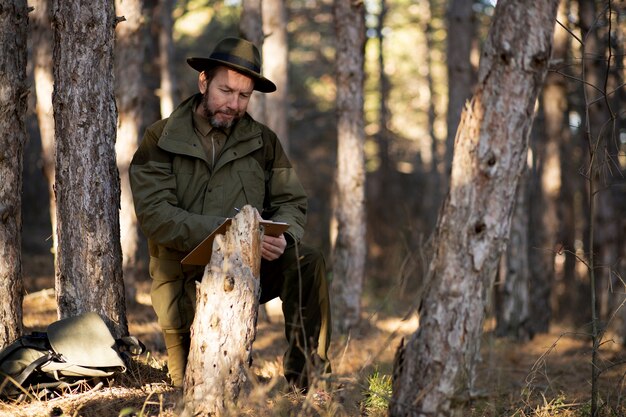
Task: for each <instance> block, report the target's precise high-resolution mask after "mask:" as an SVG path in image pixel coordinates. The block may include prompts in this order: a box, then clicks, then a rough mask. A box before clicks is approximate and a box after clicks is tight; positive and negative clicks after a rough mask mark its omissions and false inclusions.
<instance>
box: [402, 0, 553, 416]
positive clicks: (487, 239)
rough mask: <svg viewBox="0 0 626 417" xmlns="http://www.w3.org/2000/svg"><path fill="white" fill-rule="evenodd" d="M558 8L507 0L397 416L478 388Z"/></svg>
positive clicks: (408, 350)
mask: <svg viewBox="0 0 626 417" xmlns="http://www.w3.org/2000/svg"><path fill="white" fill-rule="evenodd" d="M557 6H558V0H541V1H536V0H523V1H519V0H518V1H513V0H508V1H507V0H500V1H498V4H497V6H496V11H495V15H494V18H493V22H492V26H491V28H490V31H489V35H488V37H487V40H486V43H485V46H484V49H483V54H482V61H481V64H480V69H479V74H478V84H477V89H476V92H475V94H474V97H473V98H472V100H471V102H470V104H469V105H468V106H467V107H466V109H465V111H464V113H463V116H462V118H461V123H460V125H459V129H458V132H457V136H456V142H455V152H454V160H453V164H452V172H451V183H450V191H449V194H448V197H447V199H446V201H445V202H444V205H443V207H442V211H441V215H440V217H439V219H438V222H437V229H436V236H435V239H436V240H435V253H434V258H433V260H432V261H431V264H430V267H429V277H430V279H429V287H428V288H427V289H426V292H425V296H424V299H423V300H422V305H421V309H420V327H419V329H418V330H417V332H416V333H415V334H413V335H412V336H411V337H410V338H409V340H408V342H407V344H406V346H402V347H401V348H400V349H399V350H398V352H397V354H396V360H395V363H394V372H393V396H392V399H391V404H390V415H391V416H433V415H436V416H451V415H459V411H458V407H459V406H460V405H461V404H462V403H463V399H464V398H467V394H469V393H471V390H472V387H473V381H474V378H475V365H476V363H475V359H476V357H477V353H478V351H479V348H480V337H481V335H482V325H483V321H484V317H485V309H486V306H487V303H488V298H489V297H488V295H489V292H490V290H491V286H492V285H493V280H494V277H495V273H496V269H497V266H498V262H499V259H500V256H501V254H502V252H503V250H504V248H505V246H506V242H507V238H508V235H509V229H510V224H511V216H512V211H513V210H512V209H513V204H514V199H515V190H516V188H517V183H518V178H519V175H520V173H521V171H522V169H523V166H524V163H525V161H526V154H527V150H528V144H527V141H528V134H529V132H530V129H531V126H532V120H533V114H534V106H535V101H536V99H537V95H538V93H539V90H540V88H541V84H542V82H543V79H544V77H545V74H546V70H547V67H548V61H549V58H550V48H551V42H552V34H553V30H554V19H555V17H556V9H557ZM529 27H532V28H533V30H528V28H529Z"/></svg>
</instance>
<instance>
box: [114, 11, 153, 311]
mask: <svg viewBox="0 0 626 417" xmlns="http://www.w3.org/2000/svg"><path fill="white" fill-rule="evenodd" d="M142 8H143V1H142V0H133V1H129V0H116V14H117V15H118V16H124V18H125V20H124V21H123V22H121V23H120V24H119V25H118V26H117V27H116V32H117V33H116V36H117V42H116V45H115V57H116V60H115V87H116V88H115V90H116V94H115V96H116V98H117V109H118V112H119V117H118V121H117V140H116V142H115V152H116V156H117V169H118V171H119V173H120V186H121V210H120V239H121V245H122V256H123V257H122V270H123V275H124V283H125V284H126V285H125V288H126V297H127V299H129V300H134V299H135V295H136V291H137V290H136V282H137V279H138V278H139V277H140V276H141V275H142V274H144V273H146V271H145V270H143V269H142V266H141V264H140V259H139V245H140V234H139V226H138V225H137V217H136V215H135V208H134V204H133V196H132V193H131V190H130V180H129V178H128V168H129V166H130V161H131V159H132V158H133V155H134V154H135V150H136V149H137V146H138V145H139V140H140V138H141V129H142V127H143V120H142V116H143V110H142V108H143V90H144V83H143V76H142V66H143V63H144V45H143V43H142V40H143V36H142V35H143V23H142V22H143V13H142Z"/></svg>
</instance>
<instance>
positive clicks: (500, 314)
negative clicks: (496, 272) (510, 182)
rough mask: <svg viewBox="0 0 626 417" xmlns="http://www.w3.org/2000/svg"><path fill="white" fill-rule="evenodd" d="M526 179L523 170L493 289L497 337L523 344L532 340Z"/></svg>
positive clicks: (525, 173)
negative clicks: (497, 276) (507, 237)
mask: <svg viewBox="0 0 626 417" xmlns="http://www.w3.org/2000/svg"><path fill="white" fill-rule="evenodd" d="M528 177H529V171H528V169H527V168H524V169H523V172H522V175H521V176H520V180H519V183H518V184H517V197H516V201H515V204H514V206H515V208H514V212H513V218H512V220H511V232H510V233H509V242H508V245H507V247H506V253H505V254H504V255H503V257H502V259H503V262H501V267H500V276H501V279H500V283H499V285H498V286H497V287H496V295H497V297H496V301H497V302H496V320H497V324H496V335H497V336H505V337H509V338H511V339H514V340H517V341H521V342H525V341H528V340H530V339H532V337H533V333H532V326H531V323H530V302H531V299H530V282H529V281H530V265H529V261H528V239H529V236H528V235H529V233H528V220H529V219H528V191H529V190H528Z"/></svg>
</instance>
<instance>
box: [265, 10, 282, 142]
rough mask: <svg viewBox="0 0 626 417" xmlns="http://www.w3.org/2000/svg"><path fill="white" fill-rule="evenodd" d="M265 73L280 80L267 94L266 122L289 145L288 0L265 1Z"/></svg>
mask: <svg viewBox="0 0 626 417" xmlns="http://www.w3.org/2000/svg"><path fill="white" fill-rule="evenodd" d="M262 6H263V32H264V33H265V39H264V40H263V57H265V58H266V59H265V60H264V61H263V75H264V76H265V77H267V78H269V79H270V80H272V81H273V82H274V84H276V91H275V92H273V93H272V94H267V95H265V106H266V108H267V109H271V111H266V112H265V123H266V124H267V126H268V127H269V128H270V129H272V130H273V131H274V132H275V133H276V135H278V137H279V138H280V142H281V143H282V145H283V148H284V149H285V150H288V149H289V135H288V130H287V119H288V117H289V88H288V87H289V78H288V67H289V43H288V39H287V6H286V5H285V0H264V1H263V5H262Z"/></svg>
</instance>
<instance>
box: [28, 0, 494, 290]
mask: <svg viewBox="0 0 626 417" xmlns="http://www.w3.org/2000/svg"><path fill="white" fill-rule="evenodd" d="M145 3H146V6H147V14H146V15H145V16H144V18H145V19H146V21H145V24H146V29H145V32H146V34H145V36H146V51H147V56H146V61H145V70H146V74H145V77H146V84H147V89H148V90H147V91H145V100H146V102H145V105H144V106H145V107H146V111H147V113H148V115H151V117H146V122H145V123H146V125H147V124H150V123H152V122H153V121H156V120H158V118H160V113H159V69H158V59H157V58H158V57H157V53H158V51H157V49H158V39H157V37H158V30H159V29H158V21H156V19H157V13H158V10H156V9H157V8H158V6H159V5H158V4H156V3H157V2H156V1H146V2H145ZM150 3H152V4H150ZM380 7H381V4H380V3H379V2H377V1H368V2H367V11H368V14H367V20H366V22H367V25H368V31H367V35H368V37H367V43H366V50H365V54H366V68H365V71H366V74H367V75H366V85H365V88H366V98H365V99H366V102H365V110H366V113H365V118H366V134H367V139H366V154H367V160H366V167H367V173H368V189H367V193H368V198H367V201H368V217H369V223H368V226H369V227H368V228H369V231H368V242H369V260H370V264H371V268H369V269H368V272H369V276H368V279H366V280H365V282H366V283H367V284H366V285H368V286H370V287H371V288H372V289H374V288H377V287H383V288H389V286H390V285H395V284H398V283H400V282H402V283H404V284H411V283H412V284H411V285H413V287H415V282H416V279H418V278H419V276H420V275H421V268H423V266H424V265H423V263H422V261H421V260H420V257H421V255H420V248H421V247H422V246H423V245H424V242H425V241H426V240H427V238H428V235H429V234H430V233H431V232H432V229H433V228H434V224H435V220H436V215H437V210H438V207H439V204H440V202H441V199H442V198H443V196H444V193H445V189H444V183H442V182H441V179H436V177H445V172H444V171H445V164H444V160H443V158H444V155H445V146H446V145H445V144H446V135H447V126H446V110H447V108H446V103H447V80H446V62H445V59H446V58H445V57H446V51H445V48H446V22H445V13H446V2H445V1H409V0H407V1H392V2H389V4H388V5H387V6H386V9H387V10H386V11H385V12H386V13H385V17H384V19H385V23H384V25H383V26H382V27H379V19H380V17H381V16H380V12H381V8H380ZM474 9H475V17H476V19H477V22H478V23H479V27H480V28H481V29H480V31H481V33H482V35H479V34H477V37H476V42H475V46H474V51H473V55H472V65H473V66H474V67H477V65H478V59H479V48H480V36H484V35H485V33H486V31H487V28H488V24H489V18H490V16H491V14H492V13H493V6H492V5H491V4H490V3H489V2H488V1H486V2H484V3H481V2H476V3H475V5H474ZM150 12H152V13H153V15H152V17H153V19H154V20H155V21H153V20H151V15H150V14H149V13H150ZM240 13H241V4H240V2H239V1H237V0H231V1H223V2H222V1H205V0H191V1H177V2H175V4H174V7H173V10H172V15H173V18H174V25H173V33H172V35H173V40H174V44H175V47H174V55H173V59H172V62H171V65H172V68H173V70H174V74H175V82H176V89H175V91H174V93H175V96H174V102H175V103H176V102H178V101H180V100H182V99H184V98H186V97H188V96H189V95H191V94H194V93H195V92H197V73H196V72H195V71H194V70H193V69H191V68H190V67H189V66H188V65H187V64H186V62H185V59H186V58H187V57H191V56H207V55H208V54H209V53H210V51H211V49H212V47H213V46H214V44H215V43H216V42H217V41H218V40H219V39H221V38H223V37H225V36H237V35H238V34H239V28H238V25H239V16H240ZM288 22H289V23H288V26H287V30H288V33H289V92H290V93H289V110H288V115H287V119H288V123H289V138H288V141H289V153H290V157H291V159H292V162H293V164H294V165H295V166H296V168H297V170H298V172H299V175H300V179H301V181H302V182H303V183H304V185H305V188H306V190H307V192H308V193H309V198H310V199H309V216H308V219H309V220H308V224H309V227H308V229H307V233H306V238H305V239H306V240H307V241H309V242H310V243H313V244H315V245H317V246H319V247H322V248H323V249H324V250H325V252H326V253H327V254H328V253H330V218H331V214H332V186H333V175H334V170H335V162H336V161H335V157H336V148H337V143H336V136H337V133H336V113H335V107H334V106H335V84H334V81H335V80H334V67H333V65H334V46H333V43H334V26H333V17H332V2H330V1H315V0H313V1H311V0H307V1H291V2H289V11H288ZM381 36H383V37H384V42H385V43H384V59H385V69H384V75H385V77H386V78H388V84H389V91H388V98H387V103H386V106H388V107H389V109H388V113H389V115H390V116H389V120H388V122H387V124H386V126H384V127H381V126H380V110H381V92H380V87H379V84H380V78H381V77H380V74H381V70H380V61H379V54H380V39H381ZM265 59H266V60H267V59H271V57H269V58H268V57H266V58H265ZM31 104H32V105H31V106H30V107H29V111H30V113H29V119H28V120H29V137H30V140H29V141H28V144H27V146H28V147H27V149H26V152H25V158H26V159H25V172H24V197H23V198H24V205H23V209H24V226H23V227H24V249H25V250H26V251H27V252H36V253H47V252H49V249H50V246H51V244H52V239H51V232H50V230H49V227H50V224H49V219H48V211H47V210H46V209H45V208H46V206H47V204H48V200H47V194H46V193H47V185H46V180H45V177H44V176H43V174H42V161H41V155H40V144H39V142H38V126H37V122H36V117H35V114H34V110H35V104H34V96H31ZM163 116H164V117H166V116H167V115H163ZM381 141H384V142H385V143H384V144H382V143H381ZM382 146H384V148H385V149H384V150H385V152H386V155H385V156H384V157H383V156H381V147H382ZM383 158H384V160H382V159H383ZM382 164H384V166H383V165H382ZM381 167H384V169H385V170H387V171H388V172H385V173H382V172H381V169H382V168H381ZM383 179H384V185H381V184H382V181H383ZM381 187H382V188H384V189H386V190H381ZM383 191H386V192H388V193H390V196H391V197H392V198H391V199H390V198H389V196H387V197H382V196H380V195H379V193H380V192H383ZM381 197H382V198H381ZM50 262H52V257H50Z"/></svg>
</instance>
